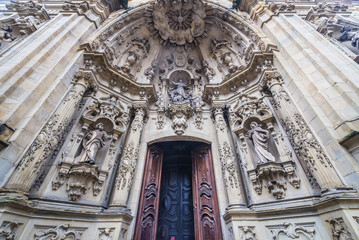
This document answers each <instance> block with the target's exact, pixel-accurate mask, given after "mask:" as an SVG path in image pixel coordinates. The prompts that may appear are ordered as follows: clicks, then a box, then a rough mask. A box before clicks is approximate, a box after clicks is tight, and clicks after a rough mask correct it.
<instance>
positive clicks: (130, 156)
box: [110, 103, 147, 207]
mask: <svg viewBox="0 0 359 240" xmlns="http://www.w3.org/2000/svg"><path fill="white" fill-rule="evenodd" d="M134 110H135V117H134V119H133V121H132V123H131V127H130V128H129V132H128V135H127V139H126V143H125V145H124V148H123V153H122V157H121V161H120V166H119V168H118V172H117V178H116V182H115V189H114V192H113V196H112V200H111V203H110V206H116V207H126V206H127V199H128V195H129V194H130V191H131V188H132V182H133V178H134V173H135V170H136V166H137V159H138V153H139V147H140V143H141V134H142V130H143V125H144V124H143V123H144V118H145V115H146V111H147V107H146V105H145V104H143V103H142V104H135V105H134Z"/></svg>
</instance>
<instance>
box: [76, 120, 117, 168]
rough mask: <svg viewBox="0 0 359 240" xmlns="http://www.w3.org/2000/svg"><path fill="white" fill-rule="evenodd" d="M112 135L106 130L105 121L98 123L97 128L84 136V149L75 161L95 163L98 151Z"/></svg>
mask: <svg viewBox="0 0 359 240" xmlns="http://www.w3.org/2000/svg"><path fill="white" fill-rule="evenodd" d="M111 137H112V136H111V135H108V134H107V133H106V131H104V126H103V123H98V124H97V125H96V128H95V130H93V131H91V132H89V133H88V134H86V136H85V137H84V140H83V142H82V147H83V151H82V152H81V154H80V155H79V156H78V157H77V158H76V159H75V163H88V164H91V165H93V164H95V162H96V161H95V157H96V154H97V151H98V150H99V149H101V148H102V147H103V146H104V145H105V144H106V141H108V140H110V139H111Z"/></svg>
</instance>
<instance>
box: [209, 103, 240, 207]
mask: <svg viewBox="0 0 359 240" xmlns="http://www.w3.org/2000/svg"><path fill="white" fill-rule="evenodd" d="M212 105H213V110H214V120H215V125H216V132H217V141H218V151H219V154H220V162H221V170H222V176H223V180H224V182H225V187H226V191H227V197H228V204H229V206H233V205H244V202H243V198H242V196H241V183H240V178H239V171H238V166H237V161H236V160H235V156H234V154H233V148H232V144H231V138H230V136H229V132H228V127H227V124H226V122H225V120H224V116H223V104H218V103H213V104H212Z"/></svg>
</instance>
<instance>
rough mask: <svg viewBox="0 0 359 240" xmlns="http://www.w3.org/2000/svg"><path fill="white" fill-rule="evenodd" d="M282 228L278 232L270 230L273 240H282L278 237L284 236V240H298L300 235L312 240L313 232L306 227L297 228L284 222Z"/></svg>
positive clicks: (293, 224)
mask: <svg viewBox="0 0 359 240" xmlns="http://www.w3.org/2000/svg"><path fill="white" fill-rule="evenodd" d="M283 225H284V228H282V229H279V230H271V232H272V234H273V239H276V240H277V239H282V238H280V236H283V235H284V236H286V239H299V238H300V236H301V235H304V236H305V237H307V239H309V240H314V234H315V230H314V229H310V228H308V227H303V226H297V225H296V224H295V223H287V222H285V223H284V224H283Z"/></svg>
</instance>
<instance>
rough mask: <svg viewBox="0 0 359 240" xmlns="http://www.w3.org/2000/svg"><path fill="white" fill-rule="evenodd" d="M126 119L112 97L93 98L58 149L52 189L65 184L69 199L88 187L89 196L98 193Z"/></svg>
mask: <svg viewBox="0 0 359 240" xmlns="http://www.w3.org/2000/svg"><path fill="white" fill-rule="evenodd" d="M128 119H129V113H128V110H127V109H126V108H125V107H124V106H123V105H122V104H121V103H120V102H119V99H118V98H117V97H116V96H113V95H110V96H108V97H102V98H94V99H93V100H92V102H91V103H90V104H89V105H88V107H87V108H86V110H85V112H84V114H83V116H82V117H81V120H80V121H79V123H78V124H77V126H76V127H75V130H74V131H73V133H72V137H71V138H70V140H69V141H68V143H67V145H66V146H65V148H64V150H63V152H62V160H61V161H60V162H59V164H58V168H57V177H56V179H54V180H53V181H52V190H53V191H57V190H59V189H60V188H61V187H62V185H64V184H66V189H65V190H66V192H67V195H68V199H69V200H70V201H78V200H80V199H81V197H82V196H83V195H86V194H87V193H88V191H89V190H90V189H92V196H93V197H96V196H98V195H99V193H100V192H101V191H102V189H103V184H104V182H105V181H106V180H107V178H108V176H109V171H110V169H112V167H113V166H114V165H115V163H114V161H115V160H116V158H115V157H114V155H115V152H116V148H115V146H116V145H118V143H119V139H120V137H121V135H122V133H123V132H124V131H125V129H126V126H127V124H128ZM77 129H78V130H77Z"/></svg>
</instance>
